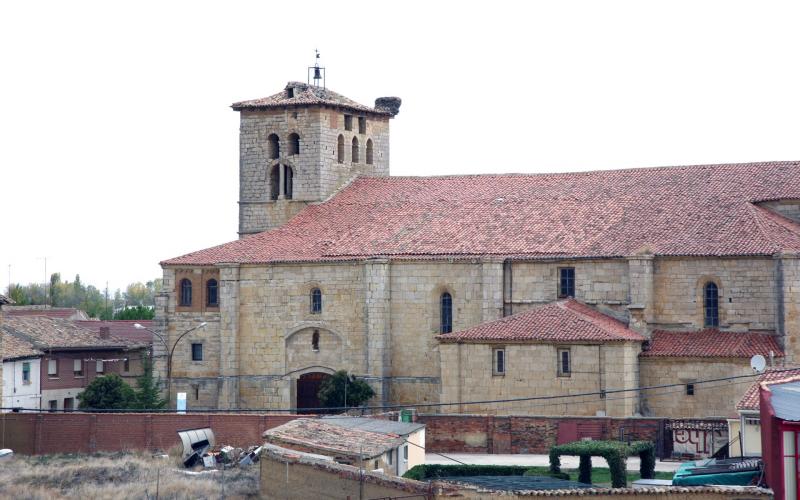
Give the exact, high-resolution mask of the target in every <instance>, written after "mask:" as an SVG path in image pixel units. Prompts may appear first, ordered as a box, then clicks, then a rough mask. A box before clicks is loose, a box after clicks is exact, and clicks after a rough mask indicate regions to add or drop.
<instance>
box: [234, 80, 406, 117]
mask: <svg viewBox="0 0 800 500" xmlns="http://www.w3.org/2000/svg"><path fill="white" fill-rule="evenodd" d="M290 88H291V89H293V92H292V93H293V95H292V97H289V93H288V89H290ZM314 105H316V106H330V107H334V108H342V109H349V110H352V111H355V112H359V113H371V114H379V115H386V116H392V114H391V113H390V112H389V111H387V110H385V109H376V108H371V107H369V106H365V105H363V104H360V103H358V102H356V101H354V100H352V99H348V98H347V97H345V96H343V95H341V94H339V93H336V92H334V91H332V90H328V89H326V88H322V87H316V86H314V85H308V84H305V83H302V82H289V83H288V84H287V85H286V88H285V89H284V90H282V91H280V92H278V93H277V94H273V95H271V96H269V97H262V98H260V99H251V100H249V101H240V102H235V103H233V104H231V107H232V108H233V109H234V110H236V111H242V110H258V109H270V108H285V107H294V106H314Z"/></svg>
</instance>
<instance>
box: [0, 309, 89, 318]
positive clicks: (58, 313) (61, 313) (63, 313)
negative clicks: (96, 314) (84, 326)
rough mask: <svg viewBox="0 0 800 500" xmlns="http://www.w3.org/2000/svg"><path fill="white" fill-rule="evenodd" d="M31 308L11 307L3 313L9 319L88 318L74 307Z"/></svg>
mask: <svg viewBox="0 0 800 500" xmlns="http://www.w3.org/2000/svg"><path fill="white" fill-rule="evenodd" d="M40 307H41V306H39V307H31V306H11V307H9V308H8V309H4V310H3V312H5V313H6V315H7V316H9V317H19V316H44V317H47V318H61V319H87V318H88V317H89V316H88V315H87V314H86V313H85V312H83V311H81V310H80V309H76V308H74V307H47V308H44V309H42V308H40Z"/></svg>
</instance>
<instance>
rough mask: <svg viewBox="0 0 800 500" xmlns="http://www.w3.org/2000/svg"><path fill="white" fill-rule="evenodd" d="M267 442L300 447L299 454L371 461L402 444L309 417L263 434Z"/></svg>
mask: <svg viewBox="0 0 800 500" xmlns="http://www.w3.org/2000/svg"><path fill="white" fill-rule="evenodd" d="M263 436H264V438H265V439H266V441H267V442H269V443H273V444H278V445H280V446H287V447H289V448H291V447H292V446H300V447H302V448H304V449H303V450H301V451H311V452H313V453H322V454H327V455H330V454H334V455H342V456H348V457H358V456H359V455H361V456H363V458H373V457H376V456H379V455H381V454H383V453H385V452H387V451H389V450H391V449H394V448H397V447H398V446H400V445H401V444H403V438H401V437H400V436H398V435H395V434H386V433H382V432H371V431H365V430H362V429H353V428H350V427H342V426H339V425H336V424H335V423H332V422H327V421H325V420H321V419H313V418H298V419H296V420H292V421H290V422H287V423H285V424H283V425H279V426H278V427H274V428H272V429H269V430H268V431H266V432H264V434H263Z"/></svg>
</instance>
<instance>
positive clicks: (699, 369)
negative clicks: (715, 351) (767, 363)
mask: <svg viewBox="0 0 800 500" xmlns="http://www.w3.org/2000/svg"><path fill="white" fill-rule="evenodd" d="M639 370H640V380H641V384H642V386H643V387H649V386H657V385H665V384H688V383H691V382H693V381H695V380H704V379H715V378H723V377H731V376H738V375H752V374H753V370H752V368H750V360H749V359H747V358H730V359H724V358H722V359H719V358H640V362H639ZM755 380H756V379H755V377H748V378H742V379H735V380H729V381H722V382H710V383H706V384H696V385H695V386H694V395H693V396H690V395H687V391H686V387H671V388H665V389H653V390H652V391H642V393H641V394H642V396H641V397H642V407H643V408H642V409H643V411H642V413H643V414H644V415H647V416H653V417H663V418H685V417H729V416H731V415H736V403H737V402H738V401H739V399H741V397H742V396H743V395H744V393H745V391H746V390H747V388H748V387H749V386H750V385H752V384H753V382H754V381H755Z"/></svg>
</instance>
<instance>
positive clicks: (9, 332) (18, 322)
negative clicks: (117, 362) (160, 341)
mask: <svg viewBox="0 0 800 500" xmlns="http://www.w3.org/2000/svg"><path fill="white" fill-rule="evenodd" d="M0 330H2V331H3V333H4V337H8V336H13V337H16V338H18V339H20V340H22V341H25V342H28V343H30V344H31V345H33V346H34V347H35V348H36V349H38V350H77V349H124V348H126V347H131V346H130V345H129V344H127V343H126V342H124V341H121V340H119V339H114V338H110V339H101V338H98V336H97V334H96V333H95V332H94V331H92V330H89V329H86V328H83V327H81V326H79V325H77V324H76V323H75V322H74V321H69V320H65V319H55V318H47V317H42V316H27V317H26V316H21V317H11V318H5V319H4V320H3V322H2V323H0Z"/></svg>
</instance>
